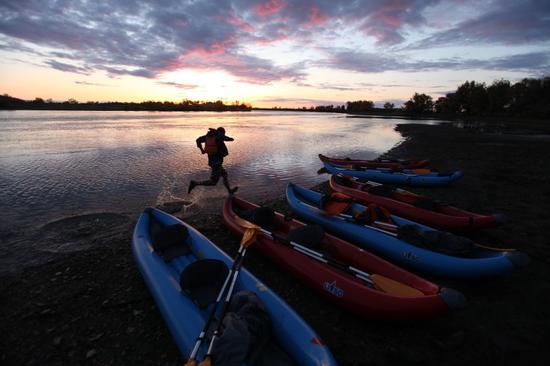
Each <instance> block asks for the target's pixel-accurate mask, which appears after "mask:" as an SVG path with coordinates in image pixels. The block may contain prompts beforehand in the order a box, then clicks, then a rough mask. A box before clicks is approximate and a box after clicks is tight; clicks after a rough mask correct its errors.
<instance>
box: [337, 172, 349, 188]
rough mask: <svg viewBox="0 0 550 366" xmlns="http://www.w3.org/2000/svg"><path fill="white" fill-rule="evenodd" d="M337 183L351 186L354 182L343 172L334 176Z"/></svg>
mask: <svg viewBox="0 0 550 366" xmlns="http://www.w3.org/2000/svg"><path fill="white" fill-rule="evenodd" d="M333 178H334V180H335V181H336V183H338V184H339V185H341V186H346V187H351V185H352V183H351V181H350V180H349V179H346V178H344V176H343V175H342V174H336V175H334V176H333Z"/></svg>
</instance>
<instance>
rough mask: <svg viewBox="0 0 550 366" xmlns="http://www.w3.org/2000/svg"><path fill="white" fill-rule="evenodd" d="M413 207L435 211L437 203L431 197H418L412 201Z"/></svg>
mask: <svg viewBox="0 0 550 366" xmlns="http://www.w3.org/2000/svg"><path fill="white" fill-rule="evenodd" d="M413 206H414V207H418V208H422V209H424V210H430V211H435V209H436V208H437V206H438V204H437V202H436V201H435V200H433V199H431V198H419V199H418V200H416V201H415V202H413Z"/></svg>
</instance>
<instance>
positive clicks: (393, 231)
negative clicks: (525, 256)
mask: <svg viewBox="0 0 550 366" xmlns="http://www.w3.org/2000/svg"><path fill="white" fill-rule="evenodd" d="M339 216H341V218H342V219H344V220H345V221H347V222H351V223H354V224H357V225H361V223H358V222H357V221H356V220H355V218H354V217H353V216H351V215H346V214H340V215H339ZM373 224H375V225H377V226H378V227H376V226H369V225H363V226H365V227H368V228H370V229H373V230H377V231H380V232H382V233H384V234H388V235H391V236H395V237H398V233H397V230H398V226H397V225H393V224H388V223H387V222H381V221H374V222H373V223H372V224H371V225H373ZM472 244H473V245H474V246H475V247H477V248H480V249H486V250H491V251H494V252H515V251H516V250H517V249H515V248H497V247H491V246H488V245H482V244H478V243H476V242H474V241H472Z"/></svg>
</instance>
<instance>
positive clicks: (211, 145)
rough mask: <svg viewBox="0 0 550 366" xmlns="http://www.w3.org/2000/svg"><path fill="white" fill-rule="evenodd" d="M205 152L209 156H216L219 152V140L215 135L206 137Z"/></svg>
mask: <svg viewBox="0 0 550 366" xmlns="http://www.w3.org/2000/svg"><path fill="white" fill-rule="evenodd" d="M204 151H206V153H207V154H208V155H216V153H217V152H218V139H217V137H216V135H215V134H211V135H210V134H207V135H206V142H205V146H204Z"/></svg>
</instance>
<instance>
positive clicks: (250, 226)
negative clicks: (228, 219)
mask: <svg viewBox="0 0 550 366" xmlns="http://www.w3.org/2000/svg"><path fill="white" fill-rule="evenodd" d="M235 222H236V223H237V225H239V226H240V227H243V228H245V229H257V230H260V229H261V228H260V227H259V226H258V225H256V224H253V223H251V222H250V221H247V220H245V219H243V218H242V217H239V216H235Z"/></svg>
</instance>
